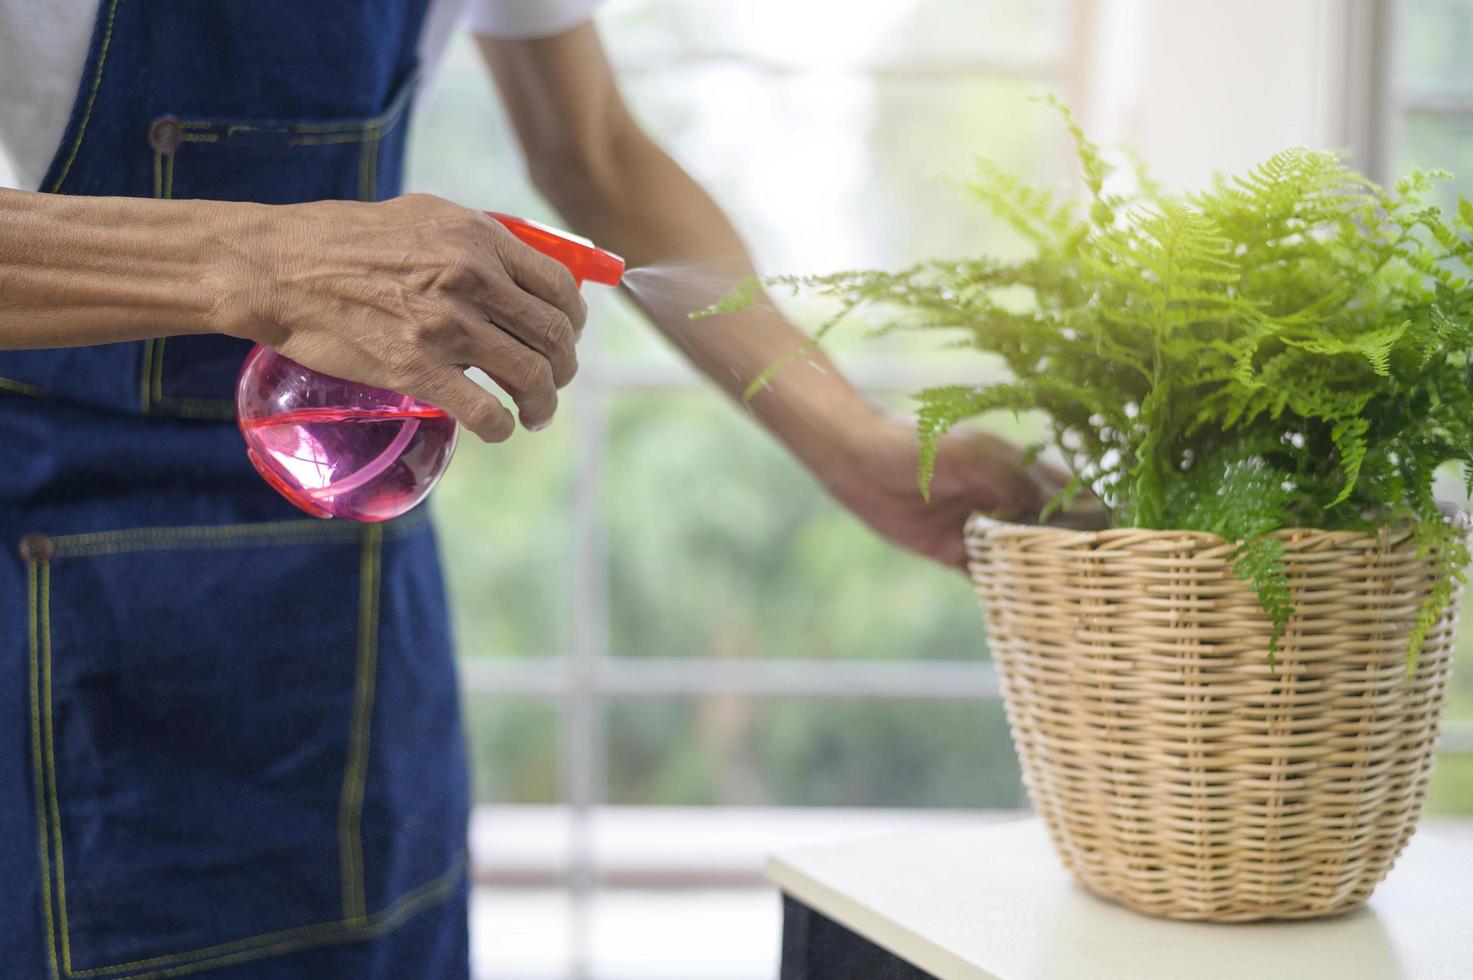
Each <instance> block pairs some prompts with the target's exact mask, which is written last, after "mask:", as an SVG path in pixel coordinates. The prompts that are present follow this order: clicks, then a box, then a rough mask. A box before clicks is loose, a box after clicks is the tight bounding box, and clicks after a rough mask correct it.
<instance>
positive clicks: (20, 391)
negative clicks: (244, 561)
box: [0, 378, 47, 398]
mask: <svg viewBox="0 0 1473 980" xmlns="http://www.w3.org/2000/svg"><path fill="white" fill-rule="evenodd" d="M0 391H9V392H12V393H14V394H17V395H30V396H31V397H32V398H45V397H47V395H46V392H44V391H42V390H41V389H40V388H37V387H36V386H35V385H28V384H26V383H25V382H24V381H12V380H10V379H9V378H0Z"/></svg>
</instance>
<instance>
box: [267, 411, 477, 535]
mask: <svg viewBox="0 0 1473 980" xmlns="http://www.w3.org/2000/svg"><path fill="white" fill-rule="evenodd" d="M241 425H242V427H243V428H245V429H248V430H249V436H248V442H249V443H250V444H251V447H252V451H253V452H256V453H259V454H261V455H262V456H263V457H265V458H264V459H262V460H260V462H259V463H258V466H260V465H262V464H264V466H265V467H266V468H268V469H269V470H270V471H271V472H272V474H273V475H274V476H275V477H276V479H273V480H272V481H271V482H272V483H273V485H276V486H277V489H278V490H280V491H281V492H282V493H284V494H286V495H287V496H288V498H289V499H291V500H292V502H293V503H295V504H297V505H298V506H299V507H302V508H303V509H304V510H307V511H309V512H313V513H322V516H328V515H331V516H334V517H346V518H351V519H353V520H359V521H379V520H387V519H388V518H391V517H394V516H397V515H398V514H402V513H403V512H404V511H406V510H408V509H409V508H410V507H413V506H414V505H415V504H417V503H418V502H419V501H420V500H421V499H422V498H423V497H424V496H425V494H427V493H428V492H429V489H430V487H431V486H432V485H433V484H434V479H435V477H437V476H438V474H439V472H440V471H441V470H442V469H443V468H444V465H445V463H446V462H447V461H448V459H449V456H450V453H451V452H453V450H454V448H455V438H456V431H457V430H456V423H455V420H454V419H453V418H451V416H450V415H449V414H448V413H446V412H445V411H444V410H442V409H439V408H436V407H434V406H431V405H425V404H422V403H418V402H413V403H410V404H408V405H405V406H402V407H396V406H382V405H380V406H358V407H332V408H297V409H291V410H289V411H285V412H279V413H276V414H273V415H266V416H264V417H261V418H254V419H244V420H242V422H241ZM263 472H264V470H263ZM268 479H269V477H268Z"/></svg>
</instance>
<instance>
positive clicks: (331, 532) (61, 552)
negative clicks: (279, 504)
mask: <svg viewBox="0 0 1473 980" xmlns="http://www.w3.org/2000/svg"><path fill="white" fill-rule="evenodd" d="M428 520H429V518H428V517H427V516H424V515H423V514H420V513H415V514H411V515H409V516H407V517H404V518H400V519H399V520H394V521H386V522H384V523H382V524H374V525H372V526H373V527H375V528H382V529H384V530H385V531H387V532H388V535H389V537H390V538H391V539H394V538H399V537H402V536H403V535H405V534H408V533H410V532H412V531H416V530H418V529H419V528H420V527H421V526H422V525H424V524H426V523H428ZM361 532H362V528H361V526H359V525H355V524H333V523H328V522H327V521H318V520H300V521H265V522H262V523H259V524H201V525H182V526H179V527H134V528H122V529H119V530H116V531H89V532H86V533H83V534H59V535H54V536H53V537H52V538H51V541H52V543H53V544H54V545H55V547H56V551H55V557H58V558H61V557H67V558H71V557H80V556H85V555H98V554H115V553H118V552H121V551H146V550H149V549H150V548H153V547H161V546H179V545H191V544H193V545H199V546H201V547H228V546H230V545H237V544H240V543H242V541H250V540H251V539H253V538H255V539H260V540H261V541H262V542H272V541H277V540H280V539H282V538H301V539H303V540H304V542H313V541H320V540H322V539H323V538H327V539H329V540H333V539H336V540H339V541H351V540H354V539H356V538H357V537H358V535H359V534H360V533H361Z"/></svg>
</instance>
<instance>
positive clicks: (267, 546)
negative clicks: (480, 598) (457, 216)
mask: <svg viewBox="0 0 1473 980" xmlns="http://www.w3.org/2000/svg"><path fill="white" fill-rule="evenodd" d="M423 8H424V0H311V2H300V0H102V2H101V4H100V9H99V13H98V20H97V26H96V30H95V33H94V36H93V40H92V46H91V52H90V55H89V57H88V61H87V64H86V68H85V70H84V73H83V77H82V79H81V82H80V86H79V90H78V95H77V100H76V105H75V108H74V110H73V114H72V118H71V120H70V123H69V125H68V128H67V131H66V134H65V136H64V138H63V140H62V143H61V146H60V147H59V148H58V150H57V154H56V157H55V159H54V161H53V163H52V165H51V169H50V172H49V173H48V175H47V177H46V180H45V184H44V186H43V187H42V188H40V189H41V190H43V191H46V192H50V193H58V194H92V195H126V196H134V197H157V198H169V197H173V198H213V199H219V200H235V201H258V202H266V203H278V204H285V203H293V202H300V201H308V200H314V199H321V198H349V199H364V200H376V199H381V198H385V197H389V196H392V195H394V194H395V193H397V192H398V188H399V182H400V176H401V169H402V158H403V150H404V138H405V128H406V122H407V120H406V113H407V110H408V104H409V100H410V97H411V94H412V91H413V87H414V83H415V76H416V65H415V49H416V44H417V41H418V34H419V30H420V24H421V21H422V19H423V16H424V9H423ZM37 16H42V14H41V12H40V11H38V14H37ZM247 347H248V345H246V344H244V343H242V342H240V341H236V340H232V339H229V338H221V337H195V336H190V337H177V338H169V339H168V340H167V341H164V340H155V341H145V342H141V343H121V344H110V345H105V346H97V347H88V348H78V349H72V350H44V351H9V352H0V544H3V550H0V657H3V660H4V666H3V668H0V799H3V800H4V804H3V805H0V977H4V978H6V980H9V978H52V980H67V978H86V980H116V978H124V977H127V978H143V977H173V976H182V975H188V974H193V973H200V974H202V975H206V976H209V977H212V978H213V977H222V978H232V980H236V978H247V977H249V978H288V977H290V978H309V977H310V978H336V977H344V978H353V980H363V978H368V980H373V978H385V980H387V978H394V980H404V978H412V980H417V978H440V977H464V976H465V975H466V974H467V972H468V965H467V951H466V908H465V899H466V895H465V837H466V820H467V807H468V800H467V788H466V782H467V781H466V771H465V753H464V747H463V744H462V739H461V731H460V719H459V712H458V704H457V693H456V686H455V674H454V665H453V661H452V658H451V648H450V640H449V629H448V625H447V619H446V614H445V601H444V592H443V586H442V582H441V578H440V570H439V565H438V562H437V557H436V551H435V544H434V539H433V535H432V532H431V530H430V527H429V524H428V521H427V520H426V518H425V516H424V513H423V511H422V510H421V511H419V512H415V513H412V514H410V515H408V516H407V517H405V518H401V519H399V520H397V521H392V522H388V523H385V524H375V525H360V524H352V523H346V522H341V521H319V520H315V519H312V518H305V517H303V516H302V515H301V514H300V513H299V512H297V511H296V510H294V509H293V508H292V507H291V506H290V505H288V504H287V503H286V502H285V501H283V500H282V499H281V498H279V497H278V496H277V495H276V494H275V493H274V492H273V491H272V490H271V489H270V488H268V487H267V486H266V484H265V483H264V482H262V480H261V479H260V477H258V476H257V475H256V474H255V473H254V472H253V471H252V469H251V467H250V464H249V463H248V462H247V459H246V454H245V448H244V445H243V444H242V442H241V438H240V435H239V434H238V432H237V431H236V429H235V426H234V424H233V423H232V422H231V420H230V416H231V408H230V406H231V401H230V394H231V389H232V385H233V381H234V378H235V374H236V371H237V370H238V368H239V366H240V363H241V360H242V359H243V357H244V356H245V353H246V350H247Z"/></svg>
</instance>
